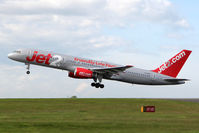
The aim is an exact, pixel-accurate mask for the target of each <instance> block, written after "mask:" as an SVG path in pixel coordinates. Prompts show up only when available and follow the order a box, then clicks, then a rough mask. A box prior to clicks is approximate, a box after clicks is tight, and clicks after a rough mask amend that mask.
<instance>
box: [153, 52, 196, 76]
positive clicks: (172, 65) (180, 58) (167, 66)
mask: <svg viewBox="0 0 199 133" xmlns="http://www.w3.org/2000/svg"><path fill="white" fill-rule="evenodd" d="M191 52H192V51H190V50H182V51H181V52H180V53H178V54H177V55H175V56H174V57H173V58H171V59H170V60H168V61H167V62H165V63H164V64H162V65H161V66H160V67H158V68H157V69H155V70H153V72H157V73H160V74H164V75H168V76H171V77H177V75H178V73H179V72H180V70H181V68H182V67H183V65H184V63H185V62H186V60H187V58H188V57H189V55H190V54H191Z"/></svg>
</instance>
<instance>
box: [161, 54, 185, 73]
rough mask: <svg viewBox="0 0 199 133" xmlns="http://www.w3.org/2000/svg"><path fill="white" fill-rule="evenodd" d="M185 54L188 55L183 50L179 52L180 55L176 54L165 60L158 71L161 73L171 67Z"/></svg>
mask: <svg viewBox="0 0 199 133" xmlns="http://www.w3.org/2000/svg"><path fill="white" fill-rule="evenodd" d="M185 55H186V53H185V52H184V51H182V52H181V53H179V54H178V55H176V56H175V57H173V58H172V59H170V60H169V61H167V62H165V63H164V64H162V65H161V66H160V67H159V71H158V73H161V72H163V71H165V70H166V69H167V68H169V67H170V66H171V65H173V64H175V63H176V62H177V61H179V60H180V59H181V58H183V57H184V56H185Z"/></svg>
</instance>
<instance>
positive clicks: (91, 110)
mask: <svg viewBox="0 0 199 133" xmlns="http://www.w3.org/2000/svg"><path fill="white" fill-rule="evenodd" d="M142 105H155V106H156V112H155V113H141V112H140V108H141V106H142ZM7 132H11V133H23V132H25V133H27V132H28V133H59V132H69V133H127V132H129V133H132V132H143V133H199V104H198V103H192V102H183V101H173V100H156V99H0V133H7Z"/></svg>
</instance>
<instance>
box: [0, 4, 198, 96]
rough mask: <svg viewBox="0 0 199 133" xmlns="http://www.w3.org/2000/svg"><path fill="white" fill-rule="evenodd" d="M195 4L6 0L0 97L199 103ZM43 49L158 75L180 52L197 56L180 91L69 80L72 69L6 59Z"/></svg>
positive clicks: (1, 13)
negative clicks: (190, 100)
mask: <svg viewBox="0 0 199 133" xmlns="http://www.w3.org/2000/svg"><path fill="white" fill-rule="evenodd" d="M198 5H199V1H197V0H189V1H185V0H184V1H182V0H172V1H171V0H0V49H1V52H0V98H48V97H52V98H66V97H71V96H73V95H76V96H77V97H81V98H87V97H89V98H90V97H96V98H104V97H106V98H112V97H114V98H120V97H121V98H127V97H129V98H198V97H199V88H198V84H197V83H199V79H198V74H199V72H198V68H199V61H198V59H199V56H198V52H199V24H198V22H199V8H198ZM18 48H37V49H41V50H49V51H54V52H57V53H62V54H68V55H73V56H81V57H86V58H92V59H97V60H105V61H110V62H113V63H117V64H123V65H127V64H128V65H133V66H135V67H139V68H143V69H148V70H152V69H155V68H157V67H158V66H160V65H161V64H162V63H163V62H165V61H167V60H168V59H169V58H171V57H172V56H174V55H175V54H177V53H178V52H179V51H181V50H182V49H189V50H192V51H193V52H192V54H191V56H190V57H189V59H188V61H187V62H186V64H185V66H184V67H183V69H182V71H181V72H180V74H179V78H188V79H191V81H189V82H187V83H186V84H184V85H178V86H144V85H132V84H127V83H121V82H115V81H107V80H103V83H104V84H105V88H104V89H99V88H98V89H97V88H93V87H91V86H90V83H91V82H92V80H77V79H71V78H69V77H68V73H67V71H60V70H56V69H51V68H46V67H40V66H34V65H31V69H30V70H31V74H30V75H27V74H26V66H25V65H24V64H22V63H19V62H15V61H12V60H10V59H8V58H7V54H8V53H9V52H12V51H13V50H15V49H18Z"/></svg>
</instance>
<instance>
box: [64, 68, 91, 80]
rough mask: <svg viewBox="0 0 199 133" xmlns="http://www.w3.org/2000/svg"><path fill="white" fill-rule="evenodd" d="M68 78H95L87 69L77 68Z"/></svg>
mask: <svg viewBox="0 0 199 133" xmlns="http://www.w3.org/2000/svg"><path fill="white" fill-rule="evenodd" d="M68 76H69V77H71V78H80V79H87V78H92V77H93V72H92V71H91V70H88V69H85V68H80V67H78V68H76V69H75V71H74V72H69V73H68Z"/></svg>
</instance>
